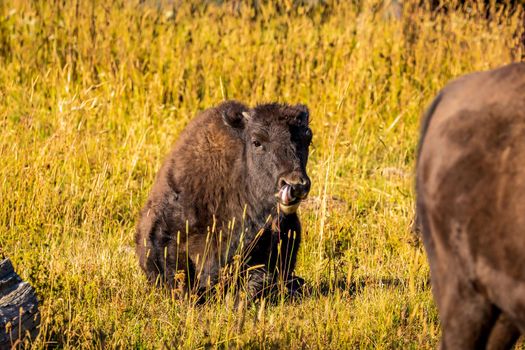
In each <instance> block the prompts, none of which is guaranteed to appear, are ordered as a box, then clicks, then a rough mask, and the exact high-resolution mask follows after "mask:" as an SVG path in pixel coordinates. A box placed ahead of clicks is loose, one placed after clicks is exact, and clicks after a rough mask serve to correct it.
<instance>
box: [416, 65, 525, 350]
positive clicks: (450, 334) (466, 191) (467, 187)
mask: <svg viewBox="0 0 525 350" xmlns="http://www.w3.org/2000/svg"><path fill="white" fill-rule="evenodd" d="M418 153H419V154H418V164H417V175H416V189H417V216H418V220H419V222H420V224H421V228H422V234H423V242H424V245H425V248H426V251H427V254H428V260H429V263H430V273H431V281H432V288H433V293H434V298H435V300H436V303H437V307H438V310H439V315H440V319H441V325H442V331H443V334H442V340H441V347H442V348H443V349H445V348H446V349H482V348H493V349H494V348H506V347H510V346H512V344H513V343H514V342H515V341H516V340H517V338H518V336H519V334H520V332H524V331H525V64H524V63H521V64H512V65H509V66H505V67H503V68H500V69H496V70H493V71H488V72H481V73H475V74H471V75H467V76H465V77H462V78H460V79H458V80H456V81H454V82H452V83H451V84H449V85H448V86H447V87H446V88H445V89H443V91H442V92H441V93H440V94H439V96H438V97H437V98H436V99H435V100H434V102H433V103H432V105H431V107H430V109H429V111H428V112H427V114H426V116H425V118H424V120H423V126H422V135H421V140H420V146H419V151H418Z"/></svg>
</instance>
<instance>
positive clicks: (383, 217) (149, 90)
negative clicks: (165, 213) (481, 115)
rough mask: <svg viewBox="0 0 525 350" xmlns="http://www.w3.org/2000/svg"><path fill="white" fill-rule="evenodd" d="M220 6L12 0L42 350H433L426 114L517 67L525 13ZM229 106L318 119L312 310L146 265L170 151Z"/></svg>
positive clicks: (4, 229) (310, 228)
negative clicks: (158, 281)
mask: <svg viewBox="0 0 525 350" xmlns="http://www.w3.org/2000/svg"><path fill="white" fill-rule="evenodd" d="M220 3H221V2H220V1H216V2H214V1H207V2H200V1H191V2H168V3H167V4H164V3H162V2H158V4H159V6H157V2H154V4H151V3H150V2H148V1H146V2H145V3H140V4H139V2H138V1H124V0H117V1H106V2H102V1H90V2H83V1H77V2H75V1H71V3H68V4H62V3H61V2H56V3H51V2H48V1H29V0H15V1H11V2H0V159H1V161H0V164H1V166H0V199H1V202H0V203H1V204H0V247H1V248H0V249H1V253H0V254H4V255H7V256H9V257H10V259H11V260H12V261H13V264H14V265H15V268H16V270H17V271H18V273H19V274H20V275H21V276H22V277H23V278H24V279H26V280H27V281H28V282H30V283H31V284H32V285H33V286H34V287H35V288H36V290H37V293H38V297H39V299H40V300H41V312H42V324H41V331H40V336H39V337H38V338H37V339H36V340H35V342H34V343H33V345H34V347H35V348H44V347H46V346H50V345H58V346H60V347H63V348H98V347H101V346H102V345H106V346H108V347H110V348H115V347H122V348H163V347H166V348H176V347H180V348H188V349H190V348H191V349H194V348H215V347H219V348H224V347H242V348H322V349H329V348H332V349H341V348H374V349H375V348H378V349H381V348H414V349H424V348H435V347H436V345H437V343H438V341H439V335H440V330H439V318H438V315H437V310H436V308H435V306H434V302H433V300H432V294H431V285H430V283H429V269H428V264H427V261H426V256H425V252H424V249H423V247H422V244H421V243H420V241H419V240H418V239H417V237H416V236H414V234H413V233H412V231H411V227H412V218H413V215H414V189H413V175H414V158H415V149H416V145H417V140H418V125H419V119H420V116H421V113H422V112H423V110H424V109H425V107H426V106H427V105H428V104H429V103H430V101H431V100H432V98H433V96H435V94H436V93H437V92H438V91H439V89H440V88H441V87H443V86H444V85H445V84H446V82H447V81H449V80H450V79H453V78H455V77H458V76H460V75H462V74H464V73H467V72H471V71H476V70H485V69H490V68H495V67H497V66H500V65H503V64H505V63H509V62H512V61H516V60H519V59H520V57H521V55H522V54H523V48H522V47H520V44H519V40H520V36H521V31H520V30H523V29H522V28H521V23H522V22H521V21H520V16H521V15H522V14H523V12H522V11H517V12H508V11H506V10H505V9H501V8H489V9H481V4H479V5H476V4H474V5H469V6H467V7H465V8H460V9H458V10H454V9H449V10H448V11H442V12H440V13H434V14H433V13H432V12H431V11H429V10H428V9H425V8H421V7H418V6H416V4H418V3H419V2H413V1H411V0H409V1H406V2H405V1H404V2H403V4H404V7H403V10H402V11H401V13H400V16H397V15H398V14H399V13H398V12H396V11H393V10H392V9H391V8H390V7H389V6H388V4H386V5H385V4H384V3H382V2H375V1H368V0H363V1H359V2H358V1H356V2H346V1H341V2H336V1H327V2H322V1H309V2H304V4H303V5H300V3H301V2H299V1H296V2H294V1H286V2H273V1H268V2H263V1H255V2H251V3H252V4H254V3H255V4H258V5H257V6H255V7H254V6H247V5H244V4H241V3H240V2H234V4H233V5H232V4H230V3H225V4H220ZM487 11H488V12H487ZM487 13H488V15H487ZM520 28H521V29H520ZM229 98H233V99H238V100H240V101H244V102H246V103H248V104H255V103H257V102H268V101H280V102H288V103H305V104H307V105H308V106H309V108H310V111H311V126H312V129H313V132H314V140H313V147H312V148H311V157H310V163H309V167H308V171H309V174H310V177H311V179H312V184H313V187H312V191H311V193H310V199H309V200H308V202H306V203H304V205H303V206H302V208H301V209H300V216H301V218H302V221H303V226H304V228H305V234H304V242H303V245H302V247H301V250H300V253H299V260H298V267H297V269H298V274H299V275H301V276H304V277H305V278H306V281H307V284H308V287H309V289H310V290H311V294H310V295H308V296H305V297H304V298H303V299H302V300H298V301H294V302H290V301H286V300H279V301H278V302H276V303H273V304H272V303H263V304H262V305H261V304H257V305H241V306H240V307H238V308H234V307H233V306H232V303H231V301H230V300H229V299H228V298H226V299H225V300H219V301H215V302H209V303H206V304H205V305H203V306H194V305H192V304H190V303H188V302H185V301H179V300H174V299H173V298H171V297H170V295H169V293H166V292H165V291H163V290H160V289H155V288H151V287H150V286H148V284H147V283H146V279H145V276H144V275H143V274H142V272H141V271H140V269H139V267H138V263H137V259H136V257H135V255H134V247H133V235H134V226H135V224H136V220H137V216H138V212H139V210H140V208H141V206H142V205H143V203H144V201H145V199H146V197H147V195H148V191H149V189H150V187H151V185H152V183H153V181H154V178H155V174H156V172H157V170H158V169H159V167H160V164H161V162H162V159H163V157H164V156H165V155H166V154H167V152H168V150H169V149H170V146H171V144H172V143H173V142H174V141H175V140H176V138H177V135H178V134H179V133H180V131H181V130H182V128H183V127H184V126H185V125H186V124H187V123H188V121H189V120H190V119H191V118H192V117H193V116H194V115H195V114H196V113H197V112H198V111H199V110H203V109H205V108H207V107H210V106H213V105H216V104H218V103H220V102H221V101H223V100H224V99H229Z"/></svg>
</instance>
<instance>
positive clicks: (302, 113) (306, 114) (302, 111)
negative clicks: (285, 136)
mask: <svg viewBox="0 0 525 350" xmlns="http://www.w3.org/2000/svg"><path fill="white" fill-rule="evenodd" d="M294 108H295V109H296V110H297V111H298V112H299V114H298V116H297V118H298V119H299V122H300V123H301V124H305V125H308V123H309V122H310V111H309V110H308V107H306V105H303V104H298V105H295V106H294Z"/></svg>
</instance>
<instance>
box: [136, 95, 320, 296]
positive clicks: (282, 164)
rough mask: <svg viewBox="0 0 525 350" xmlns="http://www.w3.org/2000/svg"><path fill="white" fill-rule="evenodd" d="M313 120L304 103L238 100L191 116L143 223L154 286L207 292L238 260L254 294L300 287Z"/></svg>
mask: <svg viewBox="0 0 525 350" xmlns="http://www.w3.org/2000/svg"><path fill="white" fill-rule="evenodd" d="M308 123H309V112H308V108H307V107H306V106H304V105H295V106H290V105H286V104H277V103H272V104H262V105H258V106H256V107H254V108H249V107H247V106H245V105H244V104H241V103H239V102H235V101H229V102H224V103H222V104H221V105H219V106H217V107H215V108H210V109H208V110H205V111H204V112H202V113H201V114H200V115H198V116H197V117H196V118H195V119H194V120H192V121H191V122H190V124H189V125H188V126H187V127H186V128H185V130H183V132H182V133H181V135H180V137H179V139H178V141H177V142H176V144H175V146H174V148H173V150H172V151H171V153H170V155H169V156H168V157H167V159H166V160H165V162H164V164H163V166H162V168H161V169H160V171H159V173H158V175H157V178H156V181H155V184H154V185H153V189H152V190H151V193H150V195H149V198H148V200H147V203H146V205H145V207H144V208H143V209H142V211H141V214H140V219H139V222H138V225H137V231H136V252H137V254H138V257H139V261H140V266H141V267H142V269H143V270H144V271H145V273H146V275H147V277H148V278H149V280H150V281H151V282H162V283H165V284H166V285H168V286H169V287H171V288H180V286H181V285H184V288H183V290H184V291H192V290H193V291H196V292H197V294H198V295H199V294H200V295H202V293H203V292H204V291H207V290H210V287H212V286H214V285H216V284H217V282H218V281H219V277H220V276H222V275H223V274H224V271H225V267H230V268H231V266H232V264H230V263H232V261H233V259H235V261H237V262H239V261H240V262H241V263H240V264H237V266H239V265H240V266H241V268H242V269H241V273H242V274H244V275H246V277H247V279H246V280H247V281H248V282H247V283H245V284H244V286H245V288H246V292H247V294H248V295H249V296H251V297H255V296H259V295H260V294H261V293H262V292H263V291H264V289H265V288H266V287H269V286H275V284H276V282H278V281H280V282H283V283H282V284H281V285H283V286H288V287H289V288H290V289H291V288H292V286H293V288H296V289H297V288H298V285H297V284H298V282H302V279H300V278H298V277H295V276H294V274H293V271H294V267H295V263H296V257H297V251H298V249H299V244H300V242H301V225H300V222H299V218H298V216H297V213H296V210H297V207H298V206H299V204H300V202H301V200H302V199H304V198H305V197H306V196H307V194H308V192H309V190H310V179H309V178H308V175H307V173H306V163H307V161H308V147H309V145H310V142H311V139H312V131H311V130H310V128H309V127H308ZM226 270H227V269H226ZM230 271H231V269H230Z"/></svg>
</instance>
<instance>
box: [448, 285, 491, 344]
mask: <svg viewBox="0 0 525 350" xmlns="http://www.w3.org/2000/svg"><path fill="white" fill-rule="evenodd" d="M456 278H457V280H456V281H455V282H452V281H451V280H450V276H448V277H447V285H446V286H445V285H443V286H442V287H444V288H442V291H443V294H442V295H440V296H439V297H438V304H439V305H440V311H441V323H442V328H443V336H442V344H441V348H442V349H484V348H485V347H486V345H487V342H488V338H489V334H490V332H491V330H492V328H493V326H494V324H495V322H496V319H497V317H498V310H497V308H496V307H495V306H493V305H492V304H491V303H490V302H489V301H488V300H487V299H486V298H485V297H484V296H482V295H481V294H479V293H477V292H476V291H475V290H474V289H473V287H472V286H471V285H469V284H468V283H469V282H468V281H459V278H461V277H459V276H456Z"/></svg>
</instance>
